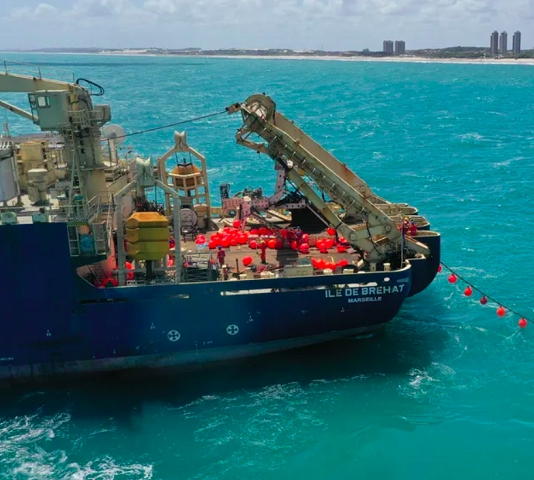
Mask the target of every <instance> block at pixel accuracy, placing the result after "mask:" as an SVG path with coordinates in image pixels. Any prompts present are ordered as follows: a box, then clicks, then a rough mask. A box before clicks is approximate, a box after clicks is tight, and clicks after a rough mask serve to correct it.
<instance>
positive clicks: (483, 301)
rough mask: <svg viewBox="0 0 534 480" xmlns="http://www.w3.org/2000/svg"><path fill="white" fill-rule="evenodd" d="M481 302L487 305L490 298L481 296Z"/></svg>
mask: <svg viewBox="0 0 534 480" xmlns="http://www.w3.org/2000/svg"><path fill="white" fill-rule="evenodd" d="M480 303H481V304H482V305H486V303H488V299H487V298H486V297H480Z"/></svg>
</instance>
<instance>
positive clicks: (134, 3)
mask: <svg viewBox="0 0 534 480" xmlns="http://www.w3.org/2000/svg"><path fill="white" fill-rule="evenodd" d="M0 4H1V7H2V9H1V10H2V15H1V17H0V49H3V50H7V49H34V48H45V47H100V48H136V47H160V48H188V47H198V48H204V49H210V48H291V49H294V50H308V49H323V50H363V49H364V48H369V49H370V50H381V49H382V41H383V40H385V39H388V40H405V41H406V48H407V49H418V48H442V47H448V46H458V45H462V46H489V36H490V34H491V32H492V31H493V30H498V31H499V32H500V31H502V30H506V31H507V32H508V36H509V44H510V45H509V47H510V46H511V36H512V34H513V32H514V31H515V30H520V31H521V32H522V48H523V49H525V48H529V49H530V48H532V46H533V44H534V38H533V37H532V35H531V34H530V32H529V29H530V28H531V27H532V21H533V18H534V0H507V1H506V2H503V1H502V0H499V1H498V0H47V1H44V2H43V1H37V0H0Z"/></svg>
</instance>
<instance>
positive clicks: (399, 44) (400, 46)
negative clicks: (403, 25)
mask: <svg viewBox="0 0 534 480" xmlns="http://www.w3.org/2000/svg"><path fill="white" fill-rule="evenodd" d="M405 53H406V43H405V42H404V40H395V55H404V54H405Z"/></svg>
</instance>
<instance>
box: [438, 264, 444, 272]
mask: <svg viewBox="0 0 534 480" xmlns="http://www.w3.org/2000/svg"><path fill="white" fill-rule="evenodd" d="M442 270H443V268H441V265H438V273H439V272H441V271H442Z"/></svg>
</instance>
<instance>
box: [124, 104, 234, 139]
mask: <svg viewBox="0 0 534 480" xmlns="http://www.w3.org/2000/svg"><path fill="white" fill-rule="evenodd" d="M223 113H228V112H227V111H226V109H225V110H222V111H220V112H216V113H210V114H208V115H202V116H201V117H195V118H190V119H189V120H182V121H180V122H176V123H169V124H168V125H162V126H161V127H154V128H147V129H146V130H139V131H138V132H132V133H126V134H125V135H121V136H118V137H116V138H125V137H132V136H134V135H141V134H142V133H148V132H155V131H156V130H162V129H164V128H170V127H176V126H177V125H183V124H184V123H191V122H197V121H198V120H204V119H206V118H211V117H215V116H217V115H222V114H223Z"/></svg>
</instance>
